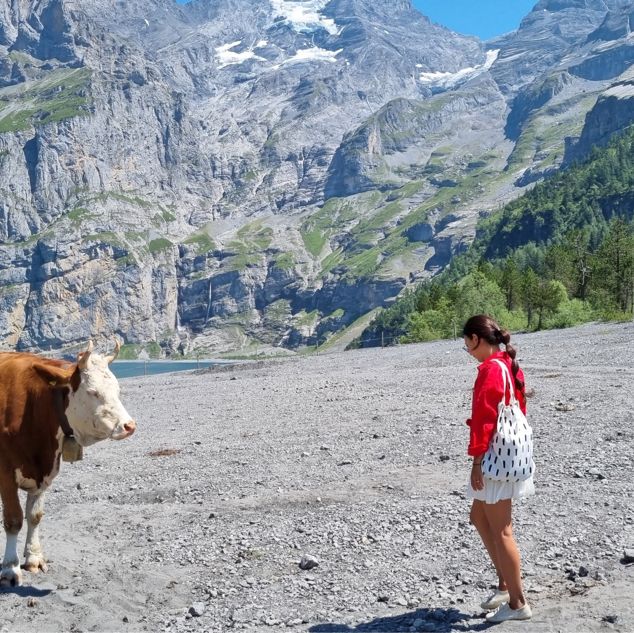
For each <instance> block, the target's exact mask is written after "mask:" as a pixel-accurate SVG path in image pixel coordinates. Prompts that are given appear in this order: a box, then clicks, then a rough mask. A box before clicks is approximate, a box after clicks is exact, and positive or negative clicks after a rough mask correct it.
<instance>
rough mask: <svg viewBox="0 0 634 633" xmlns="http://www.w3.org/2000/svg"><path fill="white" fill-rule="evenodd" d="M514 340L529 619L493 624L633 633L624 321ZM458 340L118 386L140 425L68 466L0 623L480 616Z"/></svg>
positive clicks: (472, 619) (177, 628)
mask: <svg viewBox="0 0 634 633" xmlns="http://www.w3.org/2000/svg"><path fill="white" fill-rule="evenodd" d="M516 341H517V343H518V345H519V348H520V353H519V358H520V361H521V362H522V366H523V368H524V370H525V372H526V375H527V382H528V383H529V386H530V387H533V388H534V389H535V395H534V397H533V398H532V399H531V400H529V420H530V421H531V423H532V424H533V428H534V430H535V439H536V462H537V474H536V487H537V495H536V496H535V497H532V498H531V499H529V500H526V501H524V502H523V503H521V504H518V505H517V506H516V509H515V525H516V536H517V538H518V541H519V544H520V549H521V552H522V555H523V573H524V576H525V585H526V589H527V591H528V594H527V595H528V597H529V600H530V603H531V605H532V607H533V610H534V614H535V615H534V618H533V620H532V622H531V623H530V624H520V623H510V624H503V625H498V630H500V631H507V630H508V631H511V630H513V631H516V630H524V631H530V632H531V633H533V632H538V633H539V632H546V631H575V632H577V631H634V600H633V599H632V596H633V595H634V566H632V565H627V564H625V562H622V560H623V561H625V560H627V559H625V558H623V556H624V550H632V549H634V500H633V496H634V485H633V484H634V442H633V440H634V432H633V429H632V415H631V411H632V403H633V399H634V396H633V395H632V385H633V384H634V381H633V380H632V378H633V376H634V363H633V361H632V350H633V349H634V324H626V325H603V324H597V325H590V326H585V327H581V328H577V329H573V330H563V331H553V332H542V333H537V334H527V335H521V336H518V337H517V339H516ZM461 347H462V342H461V341H443V342H437V343H429V344H423V345H410V346H403V347H398V348H389V349H383V350H382V349H373V350H359V351H354V352H347V353H338V354H329V355H323V356H317V357H311V358H301V359H300V358H293V359H286V360H283V361H269V362H267V363H264V364H257V365H253V366H247V365H243V366H238V367H235V368H230V369H227V368H225V369H221V370H216V371H208V372H201V373H199V374H193V373H186V374H185V373H181V374H172V375H162V376H154V377H148V378H132V379H128V380H124V381H122V391H123V394H122V399H123V401H124V403H125V404H126V406H127V408H128V410H129V411H131V412H132V413H133V415H134V416H135V417H136V420H137V422H138V425H139V429H138V432H137V433H136V435H135V436H134V437H133V438H131V439H130V440H126V441H125V442H121V443H106V444H103V445H97V446H95V447H91V448H90V449H88V450H87V451H86V454H85V459H84V461H83V462H79V463H76V464H65V465H64V467H63V469H62V472H61V474H60V475H59V476H58V478H57V479H56V481H55V483H54V485H53V487H52V489H51V491H50V492H49V493H48V495H47V506H46V510H47V516H46V518H45V520H44V522H43V527H42V530H41V532H42V536H43V543H44V548H45V551H46V553H47V555H48V557H49V559H50V563H49V571H48V573H47V574H45V575H39V576H34V575H30V574H26V575H25V586H24V587H22V588H20V589H18V590H15V591H4V592H2V593H0V612H1V613H2V619H1V620H0V631H3V632H4V631H7V632H11V633H13V632H14V631H38V632H43V631H139V630H147V631H164V630H165V631H174V632H185V631H203V630H209V631H226V630H230V629H242V630H248V631H272V630H277V629H282V628H290V629H294V630H298V631H311V632H325V631H470V630H474V631H477V630H482V629H484V628H488V626H487V625H486V624H485V623H484V621H483V619H482V614H481V612H480V610H479V608H478V604H479V602H480V601H481V599H482V597H483V596H484V595H485V594H486V593H487V592H488V589H489V587H490V585H491V583H492V581H493V580H494V574H493V572H492V570H491V568H490V566H489V565H488V563H487V560H486V558H485V555H484V551H483V547H482V546H481V544H480V542H479V539H478V536H477V533H476V532H475V530H474V529H473V527H472V526H470V525H469V523H468V512H469V502H468V501H467V500H465V498H464V489H465V485H466V480H467V475H468V470H469V465H468V459H467V456H466V446H467V441H468V429H467V427H466V426H465V424H464V420H465V418H466V417H467V416H468V413H469V406H470V395H471V393H470V392H471V387H472V384H473V381H474V378H475V374H476V369H475V361H473V360H472V359H470V358H469V357H468V356H467V355H466V354H465V353H464V352H463V351H462V349H461ZM22 538H24V534H22ZM302 557H304V562H305V563H306V564H305V565H304V566H308V567H310V566H311V564H314V563H315V562H317V563H318V564H317V566H315V567H313V568H312V569H301V568H300V566H299V562H300V560H302ZM311 557H312V558H311ZM313 559H314V560H313Z"/></svg>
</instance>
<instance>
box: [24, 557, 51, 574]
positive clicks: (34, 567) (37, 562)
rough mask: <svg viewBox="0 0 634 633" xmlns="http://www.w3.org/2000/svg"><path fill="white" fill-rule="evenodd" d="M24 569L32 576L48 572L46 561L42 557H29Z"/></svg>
mask: <svg viewBox="0 0 634 633" xmlns="http://www.w3.org/2000/svg"><path fill="white" fill-rule="evenodd" d="M22 569H25V570H26V571H29V572H31V573H32V574H37V573H38V572H40V571H43V572H45V573H46V572H47V571H48V567H47V565H46V561H45V560H44V558H42V557H41V556H29V557H28V558H27V559H26V561H25V562H24V565H22Z"/></svg>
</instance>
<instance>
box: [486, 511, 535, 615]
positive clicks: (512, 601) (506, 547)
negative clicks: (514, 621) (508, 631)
mask: <svg viewBox="0 0 634 633" xmlns="http://www.w3.org/2000/svg"><path fill="white" fill-rule="evenodd" d="M482 505H483V508H484V514H485V516H486V518H487V521H488V522H489V526H490V528H491V533H492V534H493V538H494V541H495V548H496V560H497V563H498V566H499V569H500V571H501V572H502V577H503V578H504V580H505V581H506V585H507V587H508V592H509V606H510V607H511V609H519V608H521V607H522V606H523V605H525V604H526V598H525V597H524V590H523V589H522V577H521V573H520V552H519V549H518V548H517V543H516V542H515V539H514V538H513V526H512V521H511V500H510V499H504V500H503V501H498V502H497V503H488V504H482Z"/></svg>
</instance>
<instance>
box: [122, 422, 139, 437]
mask: <svg viewBox="0 0 634 633" xmlns="http://www.w3.org/2000/svg"><path fill="white" fill-rule="evenodd" d="M123 428H124V429H125V432H126V433H127V434H128V435H132V433H134V432H135V431H136V422H135V421H134V420H130V421H129V422H126V423H125V424H124V425H123Z"/></svg>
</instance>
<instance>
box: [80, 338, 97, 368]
mask: <svg viewBox="0 0 634 633" xmlns="http://www.w3.org/2000/svg"><path fill="white" fill-rule="evenodd" d="M93 347H94V346H93V344H92V341H88V347H87V348H86V351H84V352H81V353H80V354H79V357H78V359H77V365H78V366H79V369H86V367H88V359H89V358H90V355H91V354H92V350H93Z"/></svg>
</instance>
